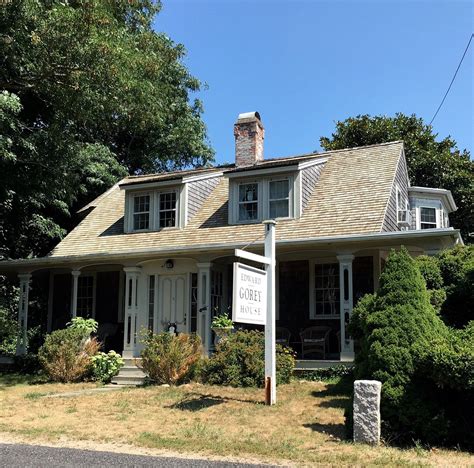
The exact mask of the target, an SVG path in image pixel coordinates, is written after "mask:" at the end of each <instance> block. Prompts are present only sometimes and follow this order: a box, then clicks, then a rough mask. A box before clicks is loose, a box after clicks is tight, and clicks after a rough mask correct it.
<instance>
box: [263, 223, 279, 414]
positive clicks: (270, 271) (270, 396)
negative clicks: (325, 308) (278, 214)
mask: <svg viewBox="0 0 474 468" xmlns="http://www.w3.org/2000/svg"><path fill="white" fill-rule="evenodd" d="M264 224H265V257H266V258H267V259H268V260H270V263H269V264H268V265H266V268H265V269H266V272H267V323H266V325H265V404H267V405H274V404H275V403H276V352H275V338H276V337H275V332H276V330H275V225H276V222H275V221H273V220H270V221H265V222H264Z"/></svg>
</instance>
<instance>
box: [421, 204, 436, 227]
mask: <svg viewBox="0 0 474 468" xmlns="http://www.w3.org/2000/svg"><path fill="white" fill-rule="evenodd" d="M422 209H426V210H434V213H435V222H434V223H429V222H426V221H422V220H421V210H422ZM419 213H420V229H423V228H422V227H421V225H422V224H431V225H434V226H433V227H431V228H426V229H436V228H438V227H439V210H438V209H436V207H434V206H420V207H419Z"/></svg>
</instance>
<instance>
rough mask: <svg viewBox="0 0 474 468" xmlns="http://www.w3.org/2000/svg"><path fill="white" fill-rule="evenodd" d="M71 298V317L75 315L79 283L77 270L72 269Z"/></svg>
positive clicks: (79, 273)
mask: <svg viewBox="0 0 474 468" xmlns="http://www.w3.org/2000/svg"><path fill="white" fill-rule="evenodd" d="M71 274H72V299H71V318H76V317H77V289H78V284H79V276H80V275H81V272H80V271H79V270H72V271H71Z"/></svg>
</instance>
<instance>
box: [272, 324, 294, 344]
mask: <svg viewBox="0 0 474 468" xmlns="http://www.w3.org/2000/svg"><path fill="white" fill-rule="evenodd" d="M290 338H291V332H290V330H288V328H285V327H276V336H275V343H276V344H281V345H284V346H290Z"/></svg>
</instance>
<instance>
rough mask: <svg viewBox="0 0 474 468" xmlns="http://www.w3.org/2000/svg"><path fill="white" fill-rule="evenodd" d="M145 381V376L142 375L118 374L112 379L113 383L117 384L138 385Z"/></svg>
mask: <svg viewBox="0 0 474 468" xmlns="http://www.w3.org/2000/svg"><path fill="white" fill-rule="evenodd" d="M144 382H145V376H140V377H134V376H128V375H120V374H119V375H116V376H115V377H114V378H113V379H112V382H111V383H112V384H115V385H129V386H131V385H134V386H138V385H143V383H144Z"/></svg>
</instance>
